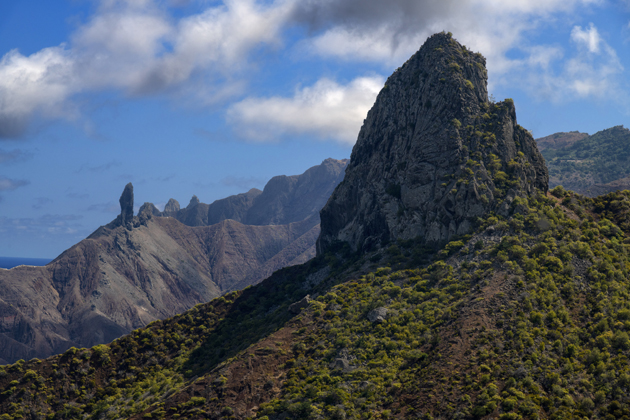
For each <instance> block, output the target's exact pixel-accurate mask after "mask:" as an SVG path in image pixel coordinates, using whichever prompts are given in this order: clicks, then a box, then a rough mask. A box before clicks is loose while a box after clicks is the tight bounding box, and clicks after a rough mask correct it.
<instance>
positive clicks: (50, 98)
mask: <svg viewBox="0 0 630 420" xmlns="http://www.w3.org/2000/svg"><path fill="white" fill-rule="evenodd" d="M72 75H73V63H72V60H70V59H69V57H68V52H67V51H66V50H65V49H64V48H63V47H54V48H46V49H43V50H41V51H39V52H37V53H35V54H32V55H31V56H28V57H25V56H24V55H22V54H20V53H19V52H18V51H17V50H12V51H10V52H8V53H7V54H5V56H4V57H2V59H1V60H0V138H1V137H11V136H16V135H19V134H20V133H21V132H22V131H23V130H24V129H25V128H26V125H27V123H28V120H29V118H30V116H31V115H32V114H33V113H35V112H41V113H43V114H44V115H46V116H48V117H60V116H64V115H66V116H67V115H69V111H68V109H67V108H66V107H65V106H64V101H65V99H66V98H67V97H68V96H69V95H70V94H72V93H74V92H75V91H76V88H75V87H74V86H73V84H72Z"/></svg>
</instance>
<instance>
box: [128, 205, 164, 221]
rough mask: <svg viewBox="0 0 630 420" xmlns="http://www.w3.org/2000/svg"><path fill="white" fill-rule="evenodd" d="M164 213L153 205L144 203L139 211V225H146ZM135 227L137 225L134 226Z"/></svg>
mask: <svg viewBox="0 0 630 420" xmlns="http://www.w3.org/2000/svg"><path fill="white" fill-rule="evenodd" d="M161 214H162V212H161V211H160V210H158V208H157V207H155V206H154V205H153V203H144V204H143V205H142V206H141V207H140V210H138V224H139V225H146V223H147V221H148V220H149V219H150V218H152V217H153V216H160V215H161ZM134 226H135V224H134Z"/></svg>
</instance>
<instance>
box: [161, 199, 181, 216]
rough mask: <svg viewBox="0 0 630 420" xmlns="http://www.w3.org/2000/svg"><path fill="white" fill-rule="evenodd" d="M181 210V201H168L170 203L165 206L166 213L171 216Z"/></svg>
mask: <svg viewBox="0 0 630 420" xmlns="http://www.w3.org/2000/svg"><path fill="white" fill-rule="evenodd" d="M179 209H180V207H179V201H177V200H175V199H174V198H171V199H170V200H168V203H166V206H164V213H165V214H168V215H170V214H171V213H177V212H178V211H179Z"/></svg>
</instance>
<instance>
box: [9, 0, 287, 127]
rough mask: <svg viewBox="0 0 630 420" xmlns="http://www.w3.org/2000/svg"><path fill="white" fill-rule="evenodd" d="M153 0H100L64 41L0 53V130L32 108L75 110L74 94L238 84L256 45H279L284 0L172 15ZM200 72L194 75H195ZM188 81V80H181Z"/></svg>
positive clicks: (217, 88) (217, 94)
mask: <svg viewBox="0 0 630 420" xmlns="http://www.w3.org/2000/svg"><path fill="white" fill-rule="evenodd" d="M161 5H162V4H161V2H157V1H154V0H126V1H121V0H103V1H101V3H100V7H99V8H98V10H97V12H96V13H95V15H94V16H92V17H91V18H90V19H89V20H88V21H87V22H86V23H85V24H84V25H83V26H81V27H79V28H78V29H77V30H76V32H75V33H74V34H73V36H72V37H71V40H70V44H69V45H61V46H58V47H50V48H45V49H43V50H41V51H39V52H36V53H34V54H32V55H30V56H24V55H22V54H20V53H19V52H18V51H17V50H14V51H11V52H9V53H7V54H6V55H5V56H4V57H2V59H1V60H0V138H3V137H4V138H6V137H10V138H11V137H18V136H19V135H21V134H22V133H23V132H24V130H25V129H26V128H27V126H28V122H29V119H30V118H31V116H32V115H33V114H36V113H41V114H42V115H43V116H45V117H49V118H60V117H65V118H75V117H76V116H77V111H76V109H75V108H73V107H72V106H71V104H70V100H71V98H72V96H73V95H75V94H77V93H82V92H91V91H99V90H104V89H112V88H113V89H120V90H122V91H123V92H125V93H127V94H130V95H138V94H140V95H142V94H153V93H160V92H165V91H169V90H173V89H179V90H180V91H181V92H184V93H185V94H188V95H191V94H192V95H194V96H197V97H198V98H199V99H200V100H201V101H202V102H213V101H221V100H226V98H230V97H233V96H234V95H236V94H240V93H241V92H242V91H243V86H244V84H243V81H242V80H240V79H239V75H240V72H241V71H242V70H243V69H244V68H246V65H247V60H248V55H249V53H250V52H251V51H252V50H254V49H256V48H258V47H259V46H271V47H277V46H279V45H281V37H280V36H279V34H280V31H281V30H282V29H283V25H284V23H285V22H286V16H287V15H288V13H289V12H290V10H291V7H292V6H291V3H290V1H284V0H278V1H277V2H276V3H272V4H261V3H259V2H257V1H255V0H226V1H225V2H224V3H223V4H220V5H214V6H210V7H208V8H207V9H206V10H205V11H203V12H202V13H199V14H197V15H192V16H187V17H183V18H180V19H179V20H176V19H174V18H173V17H171V16H169V15H168V13H167V10H165V9H163V8H161ZM195 78H200V79H201V81H195V80H194V79H195ZM187 84H188V85H187Z"/></svg>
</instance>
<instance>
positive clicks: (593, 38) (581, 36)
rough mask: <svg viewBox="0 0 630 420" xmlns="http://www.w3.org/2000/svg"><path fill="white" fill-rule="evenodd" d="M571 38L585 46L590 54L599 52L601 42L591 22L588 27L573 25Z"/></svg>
mask: <svg viewBox="0 0 630 420" xmlns="http://www.w3.org/2000/svg"><path fill="white" fill-rule="evenodd" d="M571 40H572V41H573V42H575V43H576V44H578V45H579V46H581V47H586V48H587V49H588V52H590V53H592V54H597V53H599V45H600V44H601V43H602V39H601V37H600V36H599V32H598V31H597V28H596V27H595V25H593V24H592V23H591V24H590V26H589V28H588V29H582V27H581V26H575V27H573V30H572V31H571Z"/></svg>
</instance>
